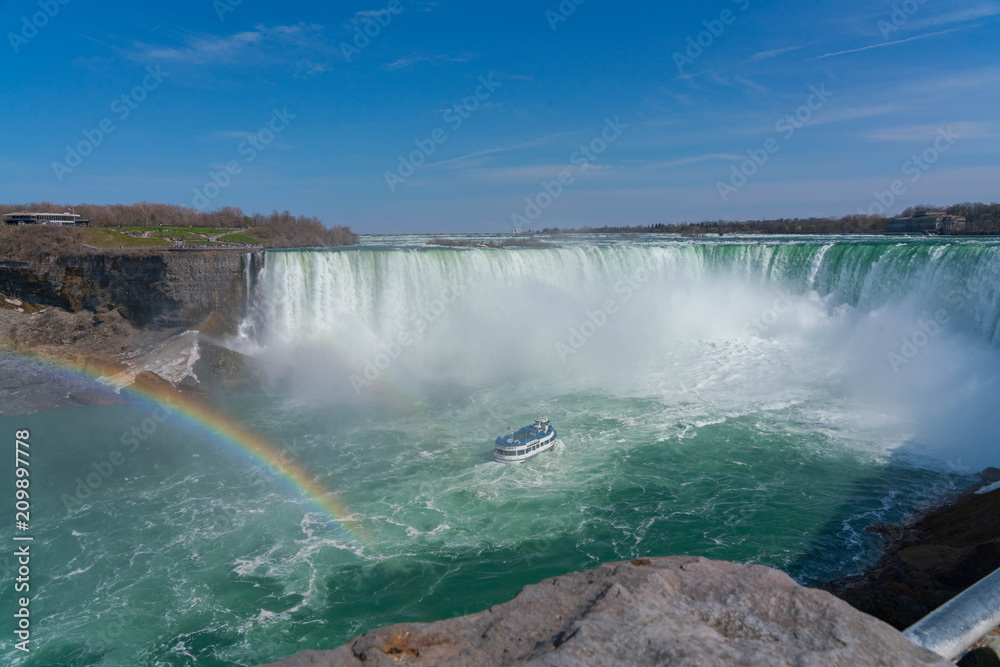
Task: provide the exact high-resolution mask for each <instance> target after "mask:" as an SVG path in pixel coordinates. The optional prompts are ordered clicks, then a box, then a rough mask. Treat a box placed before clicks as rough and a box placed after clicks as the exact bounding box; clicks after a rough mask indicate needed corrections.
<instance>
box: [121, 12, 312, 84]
mask: <svg viewBox="0 0 1000 667" xmlns="http://www.w3.org/2000/svg"><path fill="white" fill-rule="evenodd" d="M322 30H323V27H322V26H319V25H315V24H305V23H299V24H296V25H279V26H273V27H268V26H265V25H259V26H257V27H256V28H254V29H253V30H247V31H243V32H238V33H235V34H232V35H206V34H182V35H181V36H180V37H179V38H178V41H180V42H181V44H180V45H178V46H164V45H159V44H151V43H147V42H139V41H137V42H135V43H134V44H133V48H132V52H131V54H130V55H131V56H132V57H133V58H134V59H136V60H141V61H143V62H150V61H152V62H174V63H181V64H189V65H220V64H242V63H248V62H253V63H259V62H261V61H267V62H271V63H274V62H282V63H285V64H287V63H289V62H292V63H295V64H296V65H297V66H298V67H299V68H300V69H302V70H303V71H304V72H305V73H307V74H318V73H321V72H324V71H327V69H328V66H327V65H326V64H323V63H317V62H313V61H312V60H311V59H310V58H308V57H305V58H304V56H314V55H316V54H326V53H327V52H329V51H330V49H329V47H328V46H327V45H326V44H325V43H324V42H323V40H322V35H321V33H322Z"/></svg>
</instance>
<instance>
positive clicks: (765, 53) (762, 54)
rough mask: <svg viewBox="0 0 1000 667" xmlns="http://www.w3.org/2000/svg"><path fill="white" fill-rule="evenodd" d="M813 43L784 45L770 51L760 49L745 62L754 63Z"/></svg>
mask: <svg viewBox="0 0 1000 667" xmlns="http://www.w3.org/2000/svg"><path fill="white" fill-rule="evenodd" d="M813 44H815V42H810V43H809V44H802V45H800V46H786V47H785V48H783V49H771V50H770V51H760V52H759V53H755V54H753V55H752V56H751V57H750V60H748V61H747V62H751V63H756V62H760V61H761V60H768V59H770V58H776V57H778V56H780V55H784V54H786V53H791V52H792V51H798V50H799V49H804V48H806V47H807V46H812V45H813Z"/></svg>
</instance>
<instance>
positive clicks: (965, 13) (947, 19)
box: [904, 2, 1000, 30]
mask: <svg viewBox="0 0 1000 667" xmlns="http://www.w3.org/2000/svg"><path fill="white" fill-rule="evenodd" d="M997 15H1000V3H996V2H989V3H986V4H983V5H979V6H978V7H968V8H966V9H962V10H959V11H957V12H951V13H950V14H944V15H942V16H932V17H929V18H926V19H920V20H916V21H912V22H910V23H909V24H907V25H906V26H904V27H905V28H908V29H910V30H925V29H927V28H937V27H940V26H943V25H952V24H954V23H967V22H969V21H978V20H979V19H985V18H989V17H990V16H997Z"/></svg>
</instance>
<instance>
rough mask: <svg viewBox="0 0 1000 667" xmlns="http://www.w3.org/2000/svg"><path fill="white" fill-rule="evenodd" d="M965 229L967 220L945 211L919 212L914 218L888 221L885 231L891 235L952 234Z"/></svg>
mask: <svg viewBox="0 0 1000 667" xmlns="http://www.w3.org/2000/svg"><path fill="white" fill-rule="evenodd" d="M963 229H965V218H962V217H960V216H955V215H948V214H947V213H946V212H944V211H917V212H916V213H914V214H913V217H912V218H893V219H891V220H887V221H886V224H885V231H886V232H888V233H890V234H922V233H925V232H927V233H929V232H935V233H937V234H952V233H954V232H958V231H962V230H963Z"/></svg>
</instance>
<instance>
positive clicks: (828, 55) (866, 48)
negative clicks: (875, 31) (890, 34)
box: [817, 28, 963, 58]
mask: <svg viewBox="0 0 1000 667" xmlns="http://www.w3.org/2000/svg"><path fill="white" fill-rule="evenodd" d="M962 29H963V28H952V29H951V30H939V31H938V32H929V33H927V34H926V35H917V36H916V37H907V38H906V39H897V40H896V41H894V42H883V43H881V44H872V45H871V46H863V47H861V48H859V49H848V50H847V51H836V52H834V53H824V54H823V55H821V56H817V58H832V57H834V56H843V55H846V54H848V53H860V52H862V51H871V50H872V49H881V48H884V47H886V46H895V45H897V44H905V43H907V42H915V41H916V40H918V39H927V38H928V37H936V36H938V35H947V34H948V33H950V32H957V31H959V30H962Z"/></svg>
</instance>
